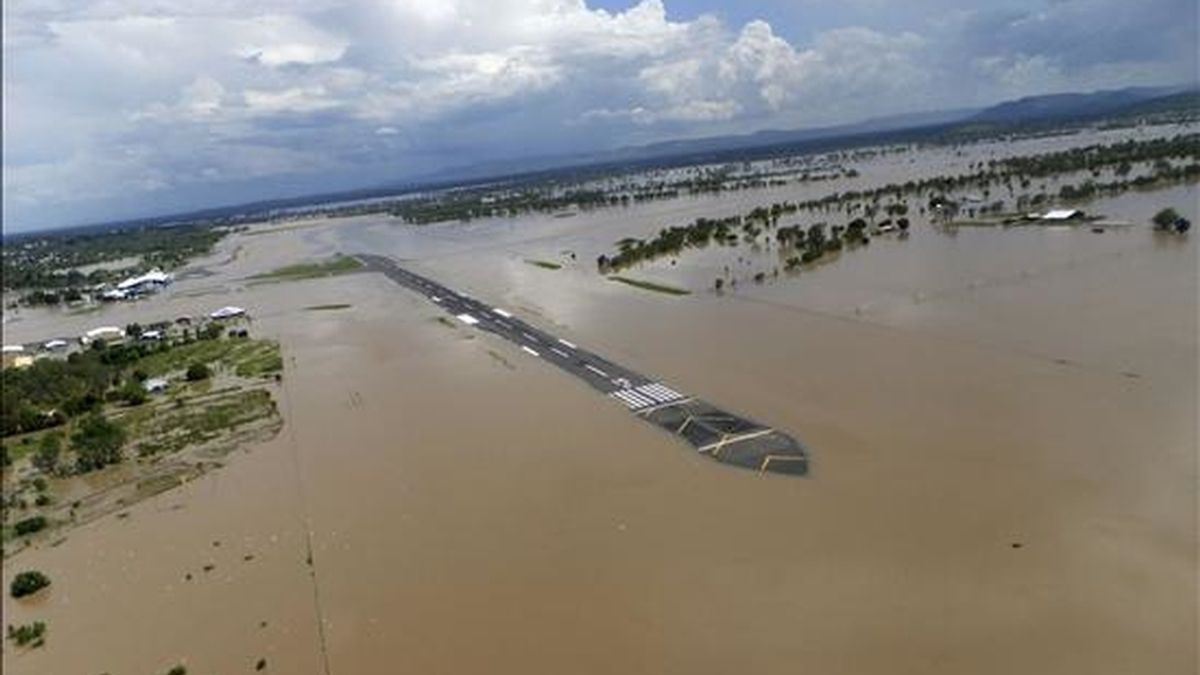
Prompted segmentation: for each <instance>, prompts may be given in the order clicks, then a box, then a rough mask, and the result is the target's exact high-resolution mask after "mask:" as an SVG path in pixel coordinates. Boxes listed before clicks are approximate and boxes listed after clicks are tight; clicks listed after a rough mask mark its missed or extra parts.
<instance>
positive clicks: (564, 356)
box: [550, 347, 571, 359]
mask: <svg viewBox="0 0 1200 675" xmlns="http://www.w3.org/2000/svg"><path fill="white" fill-rule="evenodd" d="M550 351H552V352H554V353H555V354H558V355H559V356H561V357H563V358H564V359H569V358H571V355H570V354H568V353H566V352H564V351H563V350H561V349H559V348H558V347H551V348H550Z"/></svg>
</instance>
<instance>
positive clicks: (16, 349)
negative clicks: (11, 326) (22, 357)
mask: <svg viewBox="0 0 1200 675" xmlns="http://www.w3.org/2000/svg"><path fill="white" fill-rule="evenodd" d="M23 351H25V345H4V347H3V352H4V353H5V354H20V353H21V352H23Z"/></svg>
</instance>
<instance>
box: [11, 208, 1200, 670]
mask: <svg viewBox="0 0 1200 675" xmlns="http://www.w3.org/2000/svg"><path fill="white" fill-rule="evenodd" d="M826 187H828V185H826ZM806 189H807V188H806ZM752 197H754V194H751V193H739V194H738V195H737V200H735V201H741V200H750V203H752V204H753V203H759V202H760V201H763V202H769V201H771V200H772V199H775V198H776V197H773V196H772V197H763V198H762V199H761V200H755V199H751V198H752ZM791 198H794V197H791ZM711 203H712V200H709V199H705V200H679V201H678V202H665V203H657V204H648V205H645V206H644V207H637V208H631V209H627V210H612V211H599V212H593V213H589V214H583V215H580V216H578V217H575V218H559V219H554V218H542V217H529V218H522V219H518V220H513V221H493V222H480V223H471V224H465V225H445V226H436V227H424V228H414V227H407V226H403V225H399V224H397V223H395V222H392V221H387V220H379V219H360V220H352V221H336V222H330V223H327V224H321V225H319V226H317V227H305V228H298V229H295V230H282V231H279V232H276V233H270V234H264V235H257V236H239V237H236V238H234V239H231V240H229V241H227V242H225V243H224V244H223V246H222V250H221V251H219V252H218V253H217V254H216V255H214V256H213V259H212V260H211V261H208V262H209V264H210V268H211V271H212V272H213V274H212V275H211V276H207V277H203V278H196V279H191V280H187V281H181V282H179V283H178V284H176V287H175V288H174V289H173V290H172V291H170V293H168V294H164V295H163V296H161V297H157V298H154V299H151V300H148V301H146V302H145V303H138V304H130V305H122V306H120V307H117V308H111V309H106V310H104V311H103V313H101V314H100V315H98V316H97V315H93V316H87V317H82V318H81V317H78V316H74V317H64V316H60V315H51V314H50V313H38V312H28V313H26V314H25V315H23V316H22V317H21V320H20V321H16V322H13V323H12V324H10V325H6V327H5V330H6V333H7V332H9V331H10V330H11V331H14V332H16V331H20V332H21V333H22V335H23V336H28V337H20V338H9V337H6V341H13V340H14V339H18V340H19V339H31V340H32V339H41V338H42V335H43V334H45V335H50V334H60V333H70V330H71V329H74V328H75V326H76V325H78V326H87V327H90V326H92V325H97V324H98V323H123V322H124V321H126V320H132V319H127V318H126V317H127V316H135V315H136V316H137V317H140V318H141V319H142V320H145V319H146V318H153V317H156V316H162V315H164V314H166V315H174V314H176V313H186V312H194V311H204V310H207V309H211V308H212V307H216V306H220V305H223V304H239V305H242V306H245V307H247V308H249V309H250V310H251V311H252V313H254V314H255V316H256V319H255V330H256V331H257V332H260V333H262V334H267V335H274V336H277V337H278V338H279V339H280V340H281V341H282V343H283V345H284V353H285V361H286V365H285V377H284V383H283V395H282V399H283V400H282V401H281V406H280V407H281V410H282V412H283V414H284V417H285V419H286V422H287V426H286V427H285V429H284V431H283V432H282V433H281V434H280V435H279V436H278V437H277V438H276V439H274V440H273V441H270V442H268V443H266V444H264V445H262V446H259V447H255V448H252V449H251V450H250V451H249V452H247V453H245V454H243V455H239V456H238V457H236V458H235V459H233V461H232V462H231V465H230V466H228V467H227V468H225V469H223V470H220V471H217V472H214V473H212V474H209V475H206V476H204V477H202V478H200V479H198V480H196V481H194V482H193V483H190V484H188V485H186V486H184V487H183V488H181V489H179V490H176V491H172V492H169V493H166V494H163V495H160V496H158V497H156V498H154V499H151V500H148V501H146V502H143V503H141V504H139V505H137V506H135V507H133V508H131V509H130V510H129V517H127V518H124V519H116V518H111V519H106V520H103V521H98V522H95V523H92V524H90V525H87V526H84V527H82V528H80V529H78V530H75V531H73V532H71V533H70V534H69V536H68V537H67V539H66V541H65V542H63V543H61V544H60V545H58V546H53V547H51V546H46V547H42V548H38V549H35V550H32V551H29V552H26V553H22V554H20V555H19V556H17V557H16V558H13V559H11V560H9V561H6V563H5V566H4V581H5V584H6V585H7V582H8V580H9V578H10V576H11V575H12V574H14V573H15V572H16V571H20V570H22V569H27V568H38V569H42V570H43V571H45V572H47V573H48V574H49V575H50V576H51V577H52V579H53V580H54V585H53V586H52V588H51V589H50V591H49V592H48V593H46V594H45V596H44V597H41V598H39V599H38V600H35V601H34V602H32V603H17V602H14V601H12V600H11V599H9V598H7V597H6V598H5V600H4V611H5V622H6V623H22V622H25V621H30V620H34V619H40V620H45V621H47V623H48V624H49V636H48V642H47V645H46V646H45V647H44V648H42V649H39V650H36V651H29V652H21V653H18V652H15V651H13V649H12V648H11V647H6V650H5V653H4V666H5V672H11V673H94V672H105V671H109V672H113V673H135V672H146V673H154V672H160V671H164V672H165V670H166V669H167V668H169V667H170V666H171V665H173V664H174V663H176V662H186V663H187V664H188V667H189V672H195V673H210V672H223V673H224V672H229V673H233V672H253V669H254V664H255V662H256V661H257V660H258V659H259V658H265V659H266V660H267V664H268V672H284V673H323V672H326V671H327V672H331V673H355V674H358V673H395V672H419V673H464V672H489V673H531V672H532V673H539V672H566V673H631V672H634V673H645V672H654V673H662V672H667V673H689V674H691V673H714V674H716V673H728V672H753V673H797V672H816V673H854V674H862V673H881V674H885V673H886V674H889V675H892V674H896V673H914V674H917V673H920V674H926V673H956V674H957V673H997V674H999V673H1004V674H1009V673H1014V672H1030V673H1064V674H1065V673H1081V672H1085V673H1149V672H1154V673H1180V674H1183V673H1193V672H1195V671H1196V665H1197V662H1196V658H1197V651H1196V647H1197V643H1196V634H1197V619H1196V598H1197V586H1196V576H1195V570H1196V563H1197V559H1196V544H1197V519H1196V496H1197V493H1196V484H1197V429H1196V412H1195V411H1196V409H1197V392H1196V375H1197V357H1196V354H1197V308H1196V302H1197V297H1198V294H1197V278H1198V266H1197V259H1198V257H1200V256H1198V252H1197V243H1196V234H1195V233H1193V234H1192V235H1191V236H1190V237H1186V238H1176V237H1172V236H1164V235H1157V234H1155V233H1152V232H1150V231H1149V228H1148V227H1146V226H1145V225H1142V223H1145V222H1146V220H1147V218H1148V217H1149V216H1150V215H1152V214H1153V213H1154V212H1155V211H1156V210H1157V209H1158V208H1161V207H1162V206H1166V205H1174V206H1176V208H1179V209H1180V210H1181V211H1183V212H1185V214H1187V215H1188V216H1189V217H1191V218H1192V219H1193V221H1196V220H1197V218H1196V216H1197V208H1196V203H1197V191H1196V188H1195V186H1192V187H1180V188H1172V189H1170V190H1164V191H1159V192H1154V193H1129V194H1127V195H1123V196H1121V197H1119V198H1116V199H1111V200H1106V201H1100V202H1096V203H1093V204H1092V205H1089V206H1088V209H1089V211H1095V212H1102V213H1106V214H1107V215H1109V216H1111V217H1113V218H1114V219H1125V220H1129V221H1130V222H1134V223H1138V225H1137V226H1134V227H1129V228H1112V229H1109V230H1107V231H1106V232H1104V233H1103V234H1095V233H1092V232H1090V231H1089V230H1088V229H1087V228H1080V229H1069V228H1060V229H1043V228H1019V229H1001V228H960V229H958V230H956V231H953V232H947V231H942V230H939V229H935V228H932V227H929V226H927V225H925V224H923V223H921V224H918V225H915V226H914V232H913V234H912V236H911V237H909V238H908V239H907V240H904V241H901V240H899V239H887V238H879V239H877V240H875V241H874V242H873V243H872V244H871V246H870V247H868V248H867V249H862V250H857V251H847V252H845V253H844V254H843V256H842V257H841V259H839V260H837V261H835V262H834V263H832V264H829V265H824V266H820V267H818V268H816V269H812V270H806V271H804V272H801V273H800V274H799V275H798V276H794V277H791V276H788V275H786V274H783V273H781V275H780V277H779V278H777V279H776V278H771V279H768V281H767V282H766V283H764V284H762V285H756V284H753V283H750V282H739V285H738V288H737V289H736V290H735V291H732V292H726V293H724V294H722V295H718V294H716V293H714V292H712V291H710V290H708V288H709V286H710V284H711V281H710V280H711V278H712V277H713V276H714V270H716V269H720V268H721V267H722V266H723V265H725V264H731V263H732V264H738V263H737V257H738V256H743V257H748V258H751V259H752V260H751V262H749V263H743V264H744V265H745V266H746V267H747V271H748V274H749V272H750V271H751V270H756V269H763V268H765V266H767V265H769V264H774V263H773V262H772V261H773V260H774V259H775V258H774V256H775V253H774V252H772V251H763V252H760V253H757V254H751V253H750V250H749V248H748V247H746V246H742V247H739V248H738V249H730V250H723V251H705V252H703V253H697V254H694V257H693V256H692V255H690V254H689V255H685V256H683V257H682V258H681V259H680V260H679V262H678V264H677V265H671V264H670V262H669V261H667V260H662V261H656V262H655V263H652V264H650V265H647V266H645V267H643V268H641V269H635V270H630V271H629V275H630V276H637V277H643V278H655V279H660V280H664V281H667V282H671V283H677V284H680V285H686V286H688V287H689V288H692V289H693V291H694V292H693V294H692V295H690V296H686V297H672V296H664V295H659V294H655V293H648V292H644V291H640V290H638V289H633V288H629V287H626V286H622V285H619V284H614V283H610V282H606V281H605V280H604V279H603V278H601V277H599V276H598V275H597V274H596V273H595V271H594V269H593V268H592V264H593V263H592V261H594V258H595V256H596V255H597V254H599V253H600V252H604V251H606V250H609V249H610V248H611V246H612V242H614V241H616V240H617V239H619V238H621V237H623V236H626V235H627V234H635V235H636V236H646V235H647V234H649V233H650V232H651V231H653V230H656V229H657V228H658V227H660V226H662V225H666V224H672V223H677V222H681V221H684V220H685V219H686V220H690V219H691V218H694V217H695V216H696V215H705V212H704V210H703V209H704V208H705V205H706V204H711ZM744 210H745V209H744V204H742V205H736V206H735V207H734V208H732V211H735V212H736V211H744ZM709 215H716V214H712V213H710V214H709ZM676 218H678V220H676ZM357 250H370V251H372V252H376V253H387V254H392V255H396V256H397V257H401V258H406V259H409V261H410V263H409V264H411V265H413V266H414V268H416V269H418V270H419V271H421V272H422V273H424V274H429V275H431V276H433V277H435V278H437V279H439V280H440V281H442V282H444V283H447V284H449V285H452V286H457V287H460V288H463V289H464V290H469V291H470V292H471V293H472V294H474V295H476V296H478V297H480V298H481V299H490V300H492V301H493V302H494V303H495V304H496V305H497V306H502V307H506V308H507V309H509V310H510V311H514V312H518V313H520V314H521V315H522V316H523V317H524V318H527V319H528V320H531V321H534V322H537V323H541V324H544V325H546V326H547V327H553V328H554V329H555V330H556V331H557V332H559V333H561V334H563V335H564V336H566V337H568V339H571V340H573V341H576V342H579V343H580V344H583V345H587V346H588V347H589V348H592V349H594V350H595V351H598V352H600V353H602V354H605V355H606V356H608V357H610V358H612V359H614V360H617V361H619V362H621V363H623V364H625V365H628V366H630V367H633V368H635V369H638V370H640V371H643V372H646V373H647V374H653V375H657V376H659V377H661V378H663V379H664V380H665V381H666V382H668V383H671V384H672V385H676V384H677V385H678V386H679V387H682V389H683V390H686V391H690V392H695V393H696V394H698V395H701V396H703V397H704V398H706V399H708V400H711V401H713V402H714V403H717V404H719V405H722V406H724V407H728V408H730V409H732V410H736V411H738V412H741V413H744V414H746V415H749V416H751V417H753V418H755V419H757V420H761V421H762V422H764V423H766V424H770V425H772V426H775V427H778V428H780V429H782V430H785V431H787V432H789V433H792V434H793V435H795V436H796V437H797V438H799V439H801V440H802V441H803V442H805V443H806V444H807V445H808V446H809V447H810V448H811V450H812V453H813V473H812V476H811V477H810V478H806V479H794V478H788V477H781V476H771V475H762V476H760V475H757V474H754V473H752V472H746V471H740V470H735V469H730V468H728V467H725V466H722V465H720V464H717V463H714V462H710V461H706V460H704V459H702V458H700V457H698V456H696V455H695V454H694V453H693V452H692V451H690V450H689V449H688V448H687V446H685V445H683V444H682V443H679V442H677V441H675V440H674V439H672V438H671V437H670V436H668V435H666V434H663V433H661V432H658V431H656V430H655V429H653V428H652V427H650V426H648V425H645V424H643V423H641V422H639V421H638V420H636V419H635V418H633V417H632V416H630V415H628V414H627V413H626V412H625V410H624V408H623V407H621V406H619V405H618V404H616V403H615V402H612V401H608V400H605V399H603V398H602V397H599V396H596V395H595V394H594V393H593V392H591V391H590V390H589V389H587V388H586V387H583V386H581V385H580V384H579V383H578V382H576V381H574V380H573V379H571V378H567V377H563V376H562V375H561V374H560V373H559V372H558V371H557V370H556V369H554V368H550V367H548V366H546V365H545V364H540V363H538V362H537V361H536V360H535V359H532V358H530V357H528V356H527V355H524V354H522V353H521V352H520V351H518V350H516V349H515V348H513V347H512V346H510V345H507V344H505V343H503V342H500V341H498V340H492V339H490V338H488V337H486V336H480V335H475V334H472V333H471V331H470V330H469V329H467V328H465V327H457V328H453V329H452V328H448V327H447V326H445V325H443V324H441V323H439V322H437V321H436V317H437V316H438V311H437V309H436V307H434V306H432V305H429V304H428V303H425V302H423V301H421V300H419V299H417V298H416V297H415V296H412V295H410V294H407V293H405V292H403V291H402V290H400V289H398V288H397V287H396V286H394V285H392V284H390V283H389V282H387V281H386V280H385V279H383V278H382V277H379V276H377V275H354V276H349V277H342V278H337V279H327V280H314V281H305V282H296V283H286V284H273V285H261V286H248V285H246V284H245V283H243V282H241V281H239V279H241V278H243V277H245V276H246V275H248V274H251V273H253V272H258V271H263V270H267V269H271V268H273V267H275V266H278V265H280V264H284V263H287V262H291V261H293V260H295V259H297V258H298V257H303V256H305V255H327V254H329V253H332V252H334V251H344V252H354V251H357ZM567 250H570V251H573V252H575V253H576V254H577V257H578V261H577V262H576V263H574V264H571V263H570V262H569V256H564V254H563V251H567ZM234 251H236V252H237V255H236V256H235V255H234V254H233V253H234ZM526 258H552V259H557V260H566V261H567V262H568V264H567V266H566V267H565V268H564V269H563V270H560V271H549V270H544V269H541V268H538V267H534V266H532V265H529V264H528V263H526V262H524V260H525V259H526ZM204 293H209V294H208V295H205V294H204ZM320 303H350V304H352V305H353V306H352V307H351V308H349V309H345V310H340V311H323V312H310V311H304V310H303V307H305V306H310V305H315V304H320ZM214 542H219V545H214ZM310 547H311V548H310ZM310 550H311V562H312V564H311V566H310V565H309V563H308V561H309V555H310ZM246 556H253V557H252V558H251V559H246ZM205 565H213V567H212V569H210V570H208V571H205V570H204V566H205ZM188 574H191V575H192V577H191V579H190V580H188V578H187V575H188ZM264 622H265V624H264Z"/></svg>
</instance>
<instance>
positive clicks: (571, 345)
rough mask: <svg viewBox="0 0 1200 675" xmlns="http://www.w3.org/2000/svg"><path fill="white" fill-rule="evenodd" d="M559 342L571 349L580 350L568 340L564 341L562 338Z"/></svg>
mask: <svg viewBox="0 0 1200 675" xmlns="http://www.w3.org/2000/svg"><path fill="white" fill-rule="evenodd" d="M558 341H559V342H561V343H563V344H564V345H566V346H568V347H570V348H571V349H578V347H576V346H575V344H574V343H572V342H567V341H566V340H564V339H562V338H559V339H558Z"/></svg>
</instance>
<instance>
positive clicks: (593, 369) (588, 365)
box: [583, 363, 608, 377]
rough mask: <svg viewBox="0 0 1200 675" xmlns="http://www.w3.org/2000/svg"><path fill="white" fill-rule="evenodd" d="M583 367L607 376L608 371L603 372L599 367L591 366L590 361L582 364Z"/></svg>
mask: <svg viewBox="0 0 1200 675" xmlns="http://www.w3.org/2000/svg"><path fill="white" fill-rule="evenodd" d="M583 367H584V368H587V369H588V370H590V371H592V372H593V373H595V374H597V375H599V376H600V377H608V373H606V372H604V371H603V370H600V369H599V368H597V367H596V366H593V365H592V364H590V363H585V364H583Z"/></svg>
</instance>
